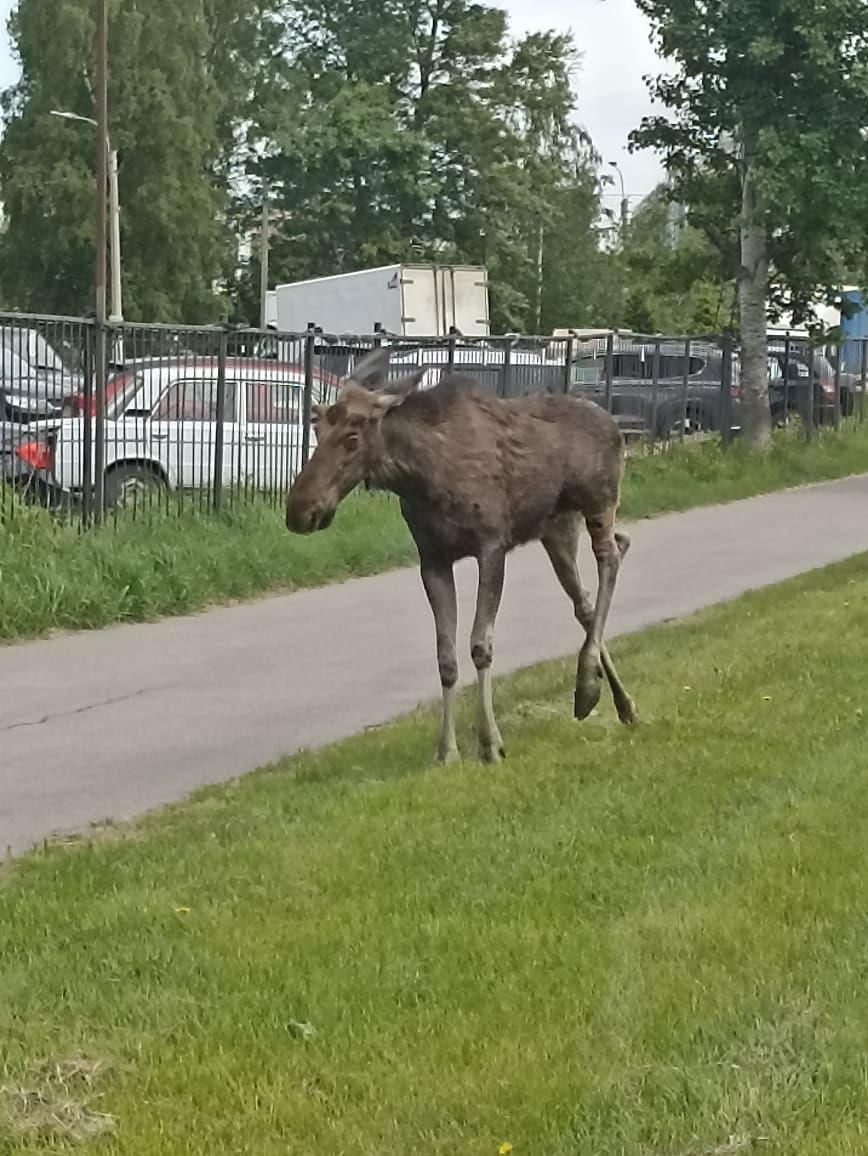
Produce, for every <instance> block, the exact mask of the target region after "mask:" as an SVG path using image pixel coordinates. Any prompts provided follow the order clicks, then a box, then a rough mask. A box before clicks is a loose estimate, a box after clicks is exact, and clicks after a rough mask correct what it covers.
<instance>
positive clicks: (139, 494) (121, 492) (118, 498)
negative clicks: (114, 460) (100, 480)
mask: <svg viewBox="0 0 868 1156" xmlns="http://www.w3.org/2000/svg"><path fill="white" fill-rule="evenodd" d="M163 489H165V482H164V481H163V479H162V478H161V477H160V475H159V474H157V473H156V472H155V471H154V470H152V469H151V468H150V467H149V466H146V465H135V464H133V465H126V466H115V468H114V469H111V470H109V471H108V472H107V474H106V478H105V503H106V506H109V507H111V508H113V509H122V510H124V509H133V508H135V507H136V506H144V505H149V504H150V503H151V502H152V501H153V499H154V497H155V496H156V495H157V494H159V493H160V491H161V490H163Z"/></svg>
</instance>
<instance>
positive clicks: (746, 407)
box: [738, 165, 772, 448]
mask: <svg viewBox="0 0 868 1156" xmlns="http://www.w3.org/2000/svg"><path fill="white" fill-rule="evenodd" d="M768 278H769V264H768V253H767V249H766V231H765V225H764V224H763V223H762V221H761V220H760V214H759V213H758V212H757V205H756V200H755V197H754V192H753V179H752V174H751V170H750V166H749V165H748V166H747V167H746V169H745V175H744V186H743V190H742V213H741V276H740V279H739V285H738V303H739V315H740V322H741V429H742V437H743V438H744V441H745V443H746V444H747V445H748V446H751V447H753V448H758V447H761V446H764V445H766V444H767V443H768V441H769V439H770V437H771V429H772V421H771V413H770V411H769V379H768V329H767V326H768V317H767V313H766V299H767V296H768Z"/></svg>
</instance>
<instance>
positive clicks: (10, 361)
mask: <svg viewBox="0 0 868 1156" xmlns="http://www.w3.org/2000/svg"><path fill="white" fill-rule="evenodd" d="M83 381H84V379H83V377H82V375H81V373H80V372H77V371H76V370H72V369H71V368H69V366H68V365H67V364H66V363H65V362H64V358H62V357H61V356H60V354H59V353H58V351H57V349H54V347H53V346H51V344H50V343H49V341H46V339H45V338H44V336H43V335H42V334H40V333H39V332H38V331H37V329H32V328H27V327H24V326H15V325H0V423H2V424H6V423H9V424H13V425H27V424H29V423H30V422H32V421H42V420H44V418H47V417H53V416H60V414H61V413H62V412H64V407H65V405H67V402H68V401H69V399H72V398H73V397H74V395H75V394H77V393H80V392H81V391H82V390H83Z"/></svg>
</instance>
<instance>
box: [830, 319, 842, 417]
mask: <svg viewBox="0 0 868 1156" xmlns="http://www.w3.org/2000/svg"><path fill="white" fill-rule="evenodd" d="M835 353H836V356H835V405H834V408H833V410H832V423H833V425H834V427H835V429H836V430H837V429H839V428H840V425H841V342H840V341H839V342H838V346H837V349H836V351H835Z"/></svg>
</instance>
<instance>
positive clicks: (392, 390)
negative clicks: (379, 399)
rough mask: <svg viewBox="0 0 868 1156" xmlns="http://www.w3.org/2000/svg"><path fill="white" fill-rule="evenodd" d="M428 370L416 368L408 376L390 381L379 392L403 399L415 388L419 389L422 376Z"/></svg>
mask: <svg viewBox="0 0 868 1156" xmlns="http://www.w3.org/2000/svg"><path fill="white" fill-rule="evenodd" d="M427 372H428V370H427V369H425V368H422V369H414V370H413V372H412V373H408V374H407V375H406V377H399V378H397V379H396V380H395V381H390V382H389V384H388V385H384V386H383V388H382V389H380V390H378V391H377V392H378V393H385V394H388V395H389V396H390V397H399V398H400V399H401V400H402V401H403V400H404V398H405V397H407V396H408V395H409V394H411V393H413V391H414V390H416V389H418V388H419V386H420V385H421V383H422V378H423V377H424V376H425V374H426V373H427Z"/></svg>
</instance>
